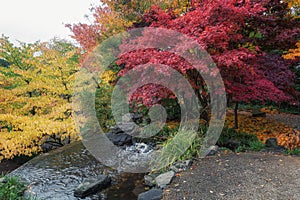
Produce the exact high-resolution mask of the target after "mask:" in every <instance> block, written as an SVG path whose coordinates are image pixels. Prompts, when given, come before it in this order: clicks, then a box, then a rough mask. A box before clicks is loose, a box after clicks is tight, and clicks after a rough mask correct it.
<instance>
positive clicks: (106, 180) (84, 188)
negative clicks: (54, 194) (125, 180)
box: [74, 175, 111, 198]
mask: <svg viewBox="0 0 300 200" xmlns="http://www.w3.org/2000/svg"><path fill="white" fill-rule="evenodd" d="M110 184H111V178H110V177H109V176H105V175H100V176H98V177H97V178H90V179H87V180H85V181H84V182H83V183H81V184H80V185H79V186H78V187H77V188H76V189H75V190H74V196H75V197H79V198H85V197H87V196H89V195H91V194H95V193H97V192H100V191H101V190H103V189H105V188H107V187H108V186H109V185H110Z"/></svg>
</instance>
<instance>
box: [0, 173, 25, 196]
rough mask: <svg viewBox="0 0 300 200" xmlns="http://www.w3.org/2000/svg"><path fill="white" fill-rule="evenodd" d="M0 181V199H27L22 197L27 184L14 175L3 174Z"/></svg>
mask: <svg viewBox="0 0 300 200" xmlns="http://www.w3.org/2000/svg"><path fill="white" fill-rule="evenodd" d="M1 179H2V180H3V181H0V199H1V200H29V199H30V198H26V197H24V196H23V195H24V192H25V190H26V189H27V186H26V184H25V183H24V182H21V181H20V179H19V178H18V177H16V176H12V177H10V176H3V177H2V178H1Z"/></svg>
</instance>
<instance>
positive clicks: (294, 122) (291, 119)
mask: <svg viewBox="0 0 300 200" xmlns="http://www.w3.org/2000/svg"><path fill="white" fill-rule="evenodd" d="M267 118H268V119H270V120H274V121H278V122H280V123H283V124H286V125H288V126H290V127H293V128H296V129H298V130H300V115H291V114H283V113H282V114H267Z"/></svg>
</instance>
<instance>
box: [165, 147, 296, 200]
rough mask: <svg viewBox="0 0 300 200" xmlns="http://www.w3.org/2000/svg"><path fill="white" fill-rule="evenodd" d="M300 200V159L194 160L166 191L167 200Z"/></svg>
mask: <svg viewBox="0 0 300 200" xmlns="http://www.w3.org/2000/svg"><path fill="white" fill-rule="evenodd" d="M169 199H172V200H175V199H176V200H177V199H178V200H184V199H187V200H192V199H194V200H202V199H203V200H219V199H220V200H222V199H226V200H227V199H229V200H260V199H262V200H300V157H291V156H285V155H275V154H274V153H262V152H253V153H241V154H235V153H232V152H231V153H229V154H224V153H221V154H219V155H217V156H212V157H206V158H204V159H201V160H198V161H194V164H193V165H192V168H191V170H189V171H187V172H183V173H181V175H180V176H179V177H176V178H175V179H174V181H173V182H172V183H171V185H169V186H168V187H167V188H166V189H165V190H164V200H169Z"/></svg>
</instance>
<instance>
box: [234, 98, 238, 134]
mask: <svg viewBox="0 0 300 200" xmlns="http://www.w3.org/2000/svg"><path fill="white" fill-rule="evenodd" d="M238 109H239V102H235V107H234V128H235V129H238V128H239V119H238Z"/></svg>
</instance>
